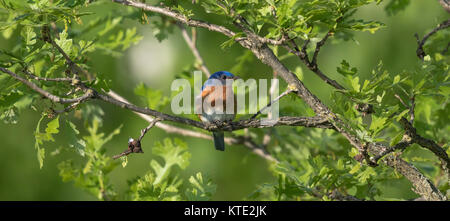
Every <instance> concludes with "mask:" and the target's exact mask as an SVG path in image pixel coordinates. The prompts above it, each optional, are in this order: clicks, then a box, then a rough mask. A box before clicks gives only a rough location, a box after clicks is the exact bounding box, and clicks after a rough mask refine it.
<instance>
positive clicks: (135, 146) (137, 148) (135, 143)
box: [112, 118, 159, 159]
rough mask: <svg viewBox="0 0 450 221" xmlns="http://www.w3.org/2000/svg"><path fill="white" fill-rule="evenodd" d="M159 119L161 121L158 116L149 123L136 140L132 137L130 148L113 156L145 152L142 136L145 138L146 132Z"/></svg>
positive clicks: (116, 157) (129, 141)
mask: <svg viewBox="0 0 450 221" xmlns="http://www.w3.org/2000/svg"><path fill="white" fill-rule="evenodd" d="M158 121H159V119H158V118H155V119H153V120H152V121H151V122H150V125H148V126H147V127H146V128H144V129H142V130H141V136H139V138H138V139H137V140H134V139H133V138H130V139H129V140H128V149H126V150H125V151H123V152H122V153H121V154H118V155H115V156H113V157H112V158H113V159H118V158H120V157H123V156H127V155H129V154H131V153H144V151H143V150H142V147H141V140H142V138H144V136H145V134H146V133H147V132H148V131H149V130H150V129H152V128H153V127H154V126H155V124H156V123H157V122H158Z"/></svg>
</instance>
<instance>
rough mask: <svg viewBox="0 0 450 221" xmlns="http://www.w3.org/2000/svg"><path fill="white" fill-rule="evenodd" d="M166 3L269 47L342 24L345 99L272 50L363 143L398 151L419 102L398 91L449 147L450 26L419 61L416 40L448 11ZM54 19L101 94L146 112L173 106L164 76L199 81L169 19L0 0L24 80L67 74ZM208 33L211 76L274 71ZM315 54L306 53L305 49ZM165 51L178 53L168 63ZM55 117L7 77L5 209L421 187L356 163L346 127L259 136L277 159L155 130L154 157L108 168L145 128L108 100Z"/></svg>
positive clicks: (11, 61)
mask: <svg viewBox="0 0 450 221" xmlns="http://www.w3.org/2000/svg"><path fill="white" fill-rule="evenodd" d="M163 2H165V4H166V5H167V6H169V7H171V8H172V10H174V11H176V12H178V13H181V14H183V15H185V16H186V17H189V18H196V19H197V18H198V19H202V20H207V21H209V22H211V23H217V24H221V25H225V26H230V27H231V25H232V24H231V19H227V18H228V17H233V16H235V15H236V13H238V14H240V15H242V16H244V17H245V18H246V19H247V21H248V23H249V26H250V27H251V29H252V30H253V31H255V32H256V33H258V34H260V35H261V36H264V37H267V38H273V39H278V38H280V37H281V36H282V34H283V33H287V34H288V36H289V37H292V38H298V39H301V40H306V39H309V40H310V41H311V42H312V43H315V42H317V41H319V40H320V38H321V37H322V36H323V35H324V34H325V33H326V32H327V31H328V30H333V32H334V36H333V37H331V39H330V41H329V42H328V43H327V44H326V45H325V46H324V47H323V49H322V52H321V54H320V57H319V60H318V63H319V65H320V67H321V68H322V70H323V71H324V73H326V74H327V75H329V77H330V78H332V79H336V80H337V81H338V82H340V83H341V84H342V85H344V86H345V87H346V88H347V90H342V91H339V92H336V91H334V90H333V89H332V88H331V87H330V86H329V85H327V84H325V83H324V82H322V81H321V80H320V79H319V78H317V77H316V75H314V74H313V73H312V72H310V71H308V70H307V69H306V68H305V67H304V66H303V65H300V62H299V61H298V58H295V57H293V56H291V55H289V54H288V53H287V52H286V51H284V50H283V49H281V47H280V48H278V47H277V46H274V47H273V50H274V51H275V53H276V54H277V56H279V58H280V59H281V60H282V61H283V62H284V63H285V64H286V65H287V66H288V67H289V68H290V69H291V70H295V73H296V74H297V75H298V76H299V78H300V79H301V80H303V81H304V82H305V84H306V86H307V87H308V88H309V89H310V90H311V91H312V92H313V93H314V94H316V95H317V96H318V97H319V98H320V99H321V100H323V101H324V103H326V104H327V105H328V106H330V107H331V108H332V109H333V111H334V112H336V113H337V114H338V115H339V116H341V118H342V119H345V120H346V123H348V124H349V125H351V126H352V127H351V129H350V130H351V133H353V134H355V135H357V136H358V137H359V138H360V139H361V140H363V141H367V142H384V143H387V144H390V145H394V144H396V143H397V142H399V140H400V139H401V136H402V134H403V133H402V128H400V126H398V124H396V121H397V120H398V119H399V118H400V117H402V116H406V115H407V113H408V108H407V107H404V106H402V104H401V103H400V102H399V100H398V99H395V98H394V95H395V94H398V95H400V97H401V98H402V99H403V100H405V101H408V100H409V99H410V98H411V97H412V96H415V97H416V103H417V104H416V121H415V124H414V126H415V127H416V128H417V129H418V131H419V132H420V133H421V134H422V135H423V136H426V137H429V138H432V139H433V140H436V141H437V142H438V143H439V144H441V145H442V146H443V147H444V148H445V149H446V150H447V152H449V151H448V149H449V148H448V138H447V137H448V134H449V132H450V125H449V119H448V116H450V113H449V111H448V110H449V103H448V100H449V96H450V93H449V92H450V86H449V81H448V80H449V79H448V78H449V65H448V62H449V57H448V52H447V54H445V53H442V51H443V50H444V49H445V47H446V45H447V44H448V39H449V37H448V36H449V31H448V30H443V31H440V32H438V33H437V34H436V35H434V36H433V37H432V38H430V40H429V41H428V42H427V44H426V45H425V50H426V51H427V52H428V54H429V56H427V57H425V60H424V62H421V61H419V59H418V58H417V57H416V54H415V50H416V48H417V44H416V40H415V38H414V37H413V34H414V33H419V35H420V36H423V35H424V34H425V33H427V31H429V30H431V29H432V28H434V27H435V26H436V24H438V23H440V22H441V21H443V20H444V19H448V17H449V15H448V14H447V13H446V12H445V11H444V10H443V9H442V8H441V7H440V5H439V3H438V1H434V2H430V1H424V0H422V1H409V0H390V1H381V0H378V1H374V0H333V1H322V0H316V1H293V0H267V1H258V0H239V1H220V2H223V4H217V2H218V1H215V0H205V1H199V3H197V4H191V1H163ZM147 4H157V2H156V1H147ZM44 24H45V25H53V27H52V29H54V30H53V32H54V33H57V34H56V35H55V34H53V35H54V36H53V37H54V39H55V42H56V43H57V44H58V45H59V46H60V47H61V48H62V49H63V50H64V51H65V52H66V53H67V54H68V55H69V56H70V57H71V58H72V59H73V60H74V61H75V62H76V63H77V64H79V65H80V66H81V67H83V68H84V69H86V70H88V71H89V73H91V74H92V75H86V76H83V80H85V81H86V82H87V84H88V85H89V86H92V87H94V88H95V89H98V90H101V89H102V90H106V91H108V90H109V89H114V91H117V92H119V93H120V94H121V95H123V96H124V97H127V98H129V100H130V101H131V102H133V103H136V104H139V105H140V106H147V107H149V108H152V109H156V110H159V111H162V112H170V108H168V105H167V104H168V103H169V101H170V100H171V97H172V96H173V95H172V94H171V92H170V87H168V85H170V83H167V82H170V80H172V79H175V78H187V79H189V80H191V82H192V73H193V71H194V70H195V68H196V67H197V66H198V63H196V62H197V61H195V59H193V56H192V55H191V52H190V50H189V49H188V47H187V46H186V45H185V43H184V41H183V39H182V38H181V37H180V32H179V31H178V29H176V28H174V25H173V22H172V20H171V19H169V18H167V17H161V16H159V15H157V14H154V13H149V12H145V11H143V10H140V9H135V8H131V7H125V6H123V5H119V4H114V3H111V2H110V1H102V0H99V1H84V0H70V1H58V0H53V1H52V0H34V1H33V0H28V1H25V0H23V1H22V0H21V1H9V0H0V30H1V32H2V35H1V36H0V66H1V67H6V68H8V69H10V70H12V71H14V72H16V73H18V72H20V71H21V70H23V69H28V70H29V71H31V72H33V73H34V74H35V75H37V76H40V77H63V76H64V74H63V73H64V72H65V71H66V69H67V65H66V64H65V60H64V58H63V56H62V55H61V54H59V53H57V52H56V51H55V49H54V48H53V47H52V46H51V45H50V44H47V43H45V42H44V41H43V40H42V39H41V36H43V33H42V30H43V29H42V27H43V25H44ZM175 27H176V26H175ZM197 32H198V39H197V41H198V42H197V45H198V48H199V51H200V53H201V54H202V56H203V58H204V60H205V63H206V65H207V66H208V68H209V69H210V70H212V71H219V70H231V71H232V72H233V73H235V74H237V75H239V76H240V77H241V78H243V79H248V78H256V79H257V78H271V77H272V73H271V70H270V69H269V68H268V67H267V66H265V65H263V64H261V63H260V62H259V61H258V59H256V58H255V57H254V56H253V55H252V54H251V53H249V52H248V51H247V50H245V49H243V48H242V47H240V46H238V45H237V44H234V40H233V39H227V38H226V37H224V36H222V35H221V34H218V33H213V32H209V31H207V30H203V29H198V30H197ZM148 33H151V35H150V34H148ZM239 36H244V34H243V33H238V35H237V36H236V37H239ZM154 39H157V41H155V40H154ZM156 44H162V45H164V47H163V50H161V51H158V50H160V48H159V49H158V48H155V46H154V45H156ZM146 45H150V46H151V47H150V48H151V49H152V50H150V51H147V53H148V54H150V55H149V56H148V57H144V58H141V60H142V59H145V60H144V61H141V62H144V64H145V69H149V70H154V71H153V72H152V71H149V72H148V73H150V74H152V75H153V76H145V80H142V79H140V78H139V76H136V75H135V74H134V72H137V71H136V70H137V69H136V63H135V62H136V60H135V61H133V60H132V59H131V58H137V57H139V55H140V54H139V51H138V49H139V48H140V47H144V46H146ZM313 50H314V48H308V52H309V53H313ZM163 53H169V54H170V59H168V60H167V59H166V60H162V59H161V58H159V59H158V57H163ZM136 54H137V55H136ZM152 59H153V60H152ZM137 60H138V61H139V59H137ZM164 64H165V65H164ZM154 66H156V69H155V67H154ZM158 66H160V67H158ZM157 72H163V73H157ZM40 86H41V87H43V88H44V89H46V90H48V91H50V92H52V93H54V94H64V93H67V87H64V86H61V84H59V83H55V82H40ZM283 87H286V85H285V84H284V83H282V84H281V88H283ZM80 93H81V92H77V91H75V92H74V93H73V94H72V95H70V96H76V95H80ZM293 100H295V102H292V101H293ZM355 102H356V103H369V104H372V105H373V106H374V114H372V115H370V116H369V117H365V116H361V115H360V113H358V112H357V111H356V110H355V108H353V107H354V105H355ZM53 108H54V109H61V108H63V105H60V104H52V103H50V102H49V101H48V100H44V99H42V98H41V97H39V96H38V95H37V94H36V93H34V92H33V91H32V90H30V89H29V88H28V87H26V86H25V85H23V84H20V83H18V82H17V81H15V80H14V79H12V78H11V77H9V76H8V75H5V74H3V73H1V74H0V119H1V121H2V122H0V125H1V127H0V133H1V136H0V137H1V138H2V148H0V162H2V167H0V199H1V200H96V199H99V200H211V199H212V200H242V199H245V200H246V199H250V200H329V198H328V196H327V195H326V193H330V192H332V191H334V190H339V191H340V192H343V193H346V194H350V195H353V196H356V197H358V198H361V199H367V200H393V199H412V198H415V197H417V195H416V194H415V193H414V192H413V191H411V184H410V183H409V182H408V181H407V180H405V179H404V178H403V177H402V176H401V175H399V174H397V173H396V172H395V171H393V170H392V169H389V168H387V167H386V166H383V165H381V166H379V167H376V168H372V167H368V166H366V165H361V164H359V163H358V162H356V161H355V160H353V157H354V156H355V155H356V154H357V153H358V152H357V150H356V149H354V148H351V145H349V144H348V142H347V141H346V140H345V139H344V138H343V137H342V136H341V135H339V134H337V133H336V132H334V131H327V130H322V129H310V128H300V127H298V128H294V127H277V128H275V129H273V128H272V129H250V130H249V135H250V136H251V137H253V138H255V139H256V140H257V141H258V142H261V141H262V137H263V135H264V134H265V133H267V131H269V130H270V131H271V134H272V140H271V142H270V144H269V145H268V151H269V152H270V153H271V154H272V155H273V156H274V157H275V158H277V159H278V160H279V161H280V162H281V163H279V164H271V163H269V162H266V161H265V160H264V159H261V158H259V157H258V156H256V155H254V154H252V153H251V152H250V151H248V150H247V149H246V148H243V147H242V146H237V145H236V146H231V147H229V148H227V151H225V152H218V151H215V150H214V148H213V146H212V143H211V142H210V141H205V140H200V139H195V138H188V137H184V136H180V135H174V134H167V133H165V132H164V131H163V130H160V129H157V128H153V129H152V130H151V132H149V133H148V134H147V135H146V136H145V139H144V140H143V142H142V144H143V150H144V152H145V153H144V154H133V155H129V156H128V157H122V158H121V159H120V160H112V159H111V156H113V155H115V154H117V153H119V152H121V151H122V150H123V149H125V148H126V146H127V141H128V138H129V137H137V135H138V133H139V131H140V130H141V129H142V128H144V127H146V126H147V124H148V123H147V122H145V121H143V120H142V119H140V118H139V117H138V116H137V115H135V114H133V113H132V112H130V111H127V110H123V109H120V108H117V107H115V106H112V105H109V104H105V103H100V102H97V101H93V102H88V103H83V104H81V105H80V107H78V108H77V110H74V111H72V112H70V113H68V114H61V115H58V116H56V117H54V116H51V115H52V114H50V112H49V110H51V109H53ZM280 108H281V109H280V110H281V111H280V113H281V115H296V116H310V115H312V112H311V110H310V109H309V108H308V107H307V106H306V105H305V104H304V103H303V102H302V101H301V100H300V99H298V98H295V97H288V98H284V99H283V100H282V101H281V102H280ZM393 116H394V117H393ZM52 117H53V118H52ZM187 117H191V118H195V116H193V115H192V116H187ZM242 117H245V116H242ZM233 133H234V134H242V133H243V132H242V131H236V132H233ZM105 134H108V135H105ZM33 136H34V137H33ZM21 137H22V138H21ZM33 145H34V146H35V149H33ZM36 155H37V158H36ZM403 156H404V158H405V159H406V160H407V161H409V162H411V163H413V164H414V165H415V166H416V167H418V168H419V169H420V170H421V171H422V172H423V173H424V174H425V175H426V176H427V177H429V178H430V179H431V180H432V181H433V182H434V183H435V184H436V185H437V186H438V188H439V189H440V190H441V191H443V192H444V194H445V193H446V192H447V191H448V189H450V185H449V183H448V179H447V180H446V179H444V178H443V177H445V176H443V175H442V172H441V169H440V168H439V165H438V164H437V162H438V160H437V158H436V157H435V156H434V155H433V154H432V153H430V152H429V151H426V150H423V149H422V148H420V147H418V146H415V145H413V146H412V147H410V148H408V149H407V150H406V151H405V152H404V153H403Z"/></svg>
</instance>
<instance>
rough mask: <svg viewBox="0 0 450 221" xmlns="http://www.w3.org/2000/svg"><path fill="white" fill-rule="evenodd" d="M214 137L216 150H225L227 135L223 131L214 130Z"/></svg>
mask: <svg viewBox="0 0 450 221" xmlns="http://www.w3.org/2000/svg"><path fill="white" fill-rule="evenodd" d="M213 137H214V147H215V148H216V150H220V151H224V150H225V137H224V133H223V132H222V131H221V132H213Z"/></svg>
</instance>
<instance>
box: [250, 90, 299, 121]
mask: <svg viewBox="0 0 450 221" xmlns="http://www.w3.org/2000/svg"><path fill="white" fill-rule="evenodd" d="M291 92H293V90H292V89H289V90H286V91H285V92H283V93H281V94H280V96H278V97H276V98H275V99H273V100H272V101H270V102H269V103H268V104H267V105H266V106H265V107H263V108H261V109H260V110H259V111H258V112H256V114H254V115H253V116H252V117H250V119H252V120H253V119H255V118H256V117H257V116H258V115H259V114H261V113H262V112H263V111H264V110H265V109H266V108H268V107H270V106H272V104H274V103H275V102H277V101H278V100H280V99H281V98H282V97H284V96H286V95H288V94H289V93H291Z"/></svg>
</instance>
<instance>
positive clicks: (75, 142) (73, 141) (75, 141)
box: [66, 120, 86, 156]
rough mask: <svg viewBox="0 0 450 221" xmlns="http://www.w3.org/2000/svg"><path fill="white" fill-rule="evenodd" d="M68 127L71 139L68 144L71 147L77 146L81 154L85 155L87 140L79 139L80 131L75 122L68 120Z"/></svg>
mask: <svg viewBox="0 0 450 221" xmlns="http://www.w3.org/2000/svg"><path fill="white" fill-rule="evenodd" d="M66 124H67V127H68V128H69V135H68V136H69V139H68V144H69V147H71V148H75V149H76V150H77V151H78V153H79V154H80V155H81V156H84V152H85V148H86V142H85V141H84V140H82V139H79V138H78V137H77V136H78V134H79V133H80V132H79V131H78V130H77V128H76V126H75V124H73V123H72V122H70V121H68V120H66Z"/></svg>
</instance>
